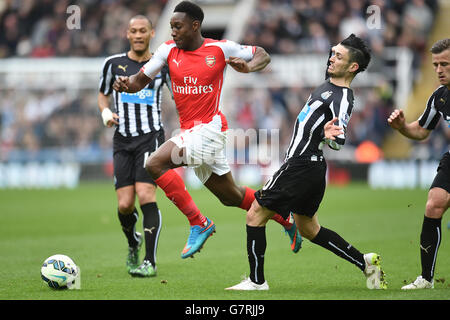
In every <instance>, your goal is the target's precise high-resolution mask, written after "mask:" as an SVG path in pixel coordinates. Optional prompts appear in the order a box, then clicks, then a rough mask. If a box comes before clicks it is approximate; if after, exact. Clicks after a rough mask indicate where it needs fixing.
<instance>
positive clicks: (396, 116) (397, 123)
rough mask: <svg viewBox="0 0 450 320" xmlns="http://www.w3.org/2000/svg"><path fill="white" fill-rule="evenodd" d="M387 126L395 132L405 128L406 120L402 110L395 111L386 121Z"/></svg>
mask: <svg viewBox="0 0 450 320" xmlns="http://www.w3.org/2000/svg"><path fill="white" fill-rule="evenodd" d="M387 122H388V124H389V125H390V126H391V127H392V128H393V129H396V130H400V129H402V128H403V127H404V126H405V123H406V120H405V115H404V113H403V110H400V109H395V110H394V111H392V113H391V115H390V116H389V118H388V119H387Z"/></svg>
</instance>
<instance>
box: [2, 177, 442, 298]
mask: <svg viewBox="0 0 450 320" xmlns="http://www.w3.org/2000/svg"><path fill="white" fill-rule="evenodd" d="M191 194H192V196H193V198H194V200H195V201H196V203H197V204H198V206H199V208H200V209H201V210H202V212H203V213H204V214H206V215H207V216H208V217H210V218H211V219H213V220H214V222H215V223H216V227H217V232H216V233H215V234H214V236H213V237H211V238H210V239H209V240H208V241H207V243H206V245H205V247H204V249H203V250H202V251H201V252H200V253H198V254H197V255H196V256H195V258H193V259H190V258H189V259H185V260H183V259H181V258H180V254H181V250H182V248H183V246H184V244H185V241H186V240H187V237H188V231H189V228H188V223H187V220H186V218H185V217H184V216H183V215H182V214H181V213H179V212H178V211H177V209H176V208H175V206H174V205H173V204H172V203H171V202H169V201H168V200H167V199H166V198H165V196H164V194H163V193H162V192H161V190H158V205H159V208H160V210H161V212H162V216H163V218H162V223H163V227H162V231H161V236H160V242H159V247H158V253H157V263H158V275H157V276H156V277H155V278H144V279H141V278H131V277H130V276H129V275H128V274H127V272H126V269H125V257H126V254H127V244H126V241H125V238H124V236H123V234H122V231H121V229H120V226H119V222H118V219H117V213H116V198H115V192H114V189H113V187H112V184H109V183H90V184H86V183H85V184H82V185H81V186H80V187H78V188H76V189H73V190H68V189H56V190H1V191H0V204H1V206H0V207H1V210H0V211H1V212H0V253H1V254H0V265H1V266H2V267H1V268H0V284H1V285H0V299H1V300H448V299H449V298H450V279H448V278H449V276H450V256H449V255H448V254H447V253H448V252H449V249H450V244H449V231H448V229H447V219H446V217H445V216H444V218H443V221H442V234H443V236H442V242H441V247H440V251H439V255H438V259H437V266H436V275H435V289H434V290H419V291H411V292H404V291H402V290H400V287H401V286H402V285H404V284H405V283H406V282H408V283H409V282H410V281H412V280H414V279H415V278H416V276H417V275H419V274H420V260H419V244H418V241H419V235H420V229H421V224H422V219H423V213H424V207H425V202H426V197H427V191H426V190H371V189H369V188H368V187H367V186H365V185H363V184H353V185H349V186H346V187H336V186H329V187H328V189H327V191H326V194H325V197H324V200H323V202H322V206H321V208H320V209H319V213H318V217H319V221H320V223H321V225H323V226H325V227H327V228H329V229H332V230H334V231H336V232H337V233H339V234H340V235H341V236H342V237H343V238H344V239H346V240H347V241H348V242H349V243H351V244H352V245H354V246H355V247H356V248H358V249H359V250H360V251H361V252H377V253H379V254H381V256H382V258H383V267H384V269H385V272H386V273H387V280H388V286H389V287H388V289H387V290H368V289H366V287H365V278H364V276H363V274H362V273H361V272H360V271H359V269H357V268H356V267H355V266H353V265H351V264H350V263H348V262H346V261H344V260H342V259H340V258H338V257H337V256H335V255H333V254H332V253H330V252H328V251H327V250H324V249H322V248H321V247H318V246H316V245H314V244H312V243H311V242H309V241H308V240H305V241H304V242H303V248H302V249H301V250H300V252H299V253H297V254H293V253H292V252H291V251H290V248H289V237H288V236H287V235H285V234H284V233H283V232H282V230H281V227H280V226H279V225H277V224H276V223H274V222H270V223H269V224H268V226H267V241H268V244H267V251H266V256H265V257H266V259H265V260H266V261H265V275H266V279H267V281H268V283H269V285H270V290H269V291H266V292H229V291H225V290H224V288H225V287H228V286H231V285H234V284H236V283H238V282H239V281H240V280H241V276H242V275H244V274H247V275H248V271H249V267H248V263H247V253H246V240H245V239H246V235H245V215H244V213H243V211H242V210H240V209H237V208H227V207H224V206H222V205H221V204H220V202H219V201H218V200H217V199H216V198H215V197H214V196H213V195H212V194H211V193H209V192H208V191H207V190H206V189H201V190H192V191H191ZM137 230H139V231H141V230H142V215H140V218H139V222H138V226H137ZM56 253H61V254H66V255H68V256H70V257H72V258H73V259H74V260H75V262H76V263H77V264H78V265H79V266H80V267H81V269H82V290H73V291H69V290H65V291H55V290H51V289H49V288H48V287H46V285H45V284H44V283H43V281H42V280H41V279H40V275H39V271H40V266H41V264H42V262H43V261H44V259H45V258H47V257H48V256H50V255H53V254H56ZM141 256H143V250H142V251H141ZM446 279H447V281H446Z"/></svg>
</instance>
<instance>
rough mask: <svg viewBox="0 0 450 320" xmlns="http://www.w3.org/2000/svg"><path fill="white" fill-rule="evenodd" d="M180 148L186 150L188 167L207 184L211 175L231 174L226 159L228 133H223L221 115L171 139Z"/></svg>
mask: <svg viewBox="0 0 450 320" xmlns="http://www.w3.org/2000/svg"><path fill="white" fill-rule="evenodd" d="M170 141H172V142H173V143H175V144H176V145H177V147H178V148H185V150H186V160H187V165H188V167H190V168H193V169H194V172H195V175H196V176H197V177H198V178H199V180H200V181H201V182H202V183H205V182H206V181H207V180H208V179H209V177H210V176H211V174H212V173H213V172H214V173H215V174H217V175H219V176H221V175H224V174H226V173H228V172H230V166H229V165H228V160H227V158H226V152H225V146H226V142H227V135H226V131H222V119H221V117H220V116H219V115H216V116H214V117H213V119H212V120H211V122H209V123H201V124H199V125H196V126H194V127H192V128H190V129H188V130H185V131H183V132H181V133H180V134H178V135H176V136H174V137H172V138H171V139H170Z"/></svg>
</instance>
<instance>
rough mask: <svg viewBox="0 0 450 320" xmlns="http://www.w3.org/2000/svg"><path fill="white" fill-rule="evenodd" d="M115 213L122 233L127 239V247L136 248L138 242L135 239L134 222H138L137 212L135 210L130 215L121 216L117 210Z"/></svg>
mask: <svg viewBox="0 0 450 320" xmlns="http://www.w3.org/2000/svg"><path fill="white" fill-rule="evenodd" d="M117 213H118V216H119V221H120V225H121V226H122V230H123V233H124V234H125V236H126V237H127V240H128V246H129V247H136V246H137V245H138V241H137V238H136V221H137V220H138V212H137V211H136V208H135V209H134V211H133V212H132V213H130V214H123V213H120V211H118V210H117Z"/></svg>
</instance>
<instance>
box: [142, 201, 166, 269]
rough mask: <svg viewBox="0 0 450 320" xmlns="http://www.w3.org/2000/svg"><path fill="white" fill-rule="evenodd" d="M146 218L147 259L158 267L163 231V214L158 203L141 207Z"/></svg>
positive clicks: (144, 221) (150, 203)
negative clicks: (157, 257)
mask: <svg viewBox="0 0 450 320" xmlns="http://www.w3.org/2000/svg"><path fill="white" fill-rule="evenodd" d="M141 210H142V214H143V216H144V219H143V224H144V234H145V258H144V260H148V261H150V262H151V264H152V265H153V266H156V250H157V248H158V240H159V233H160V231H161V212H160V211H159V209H158V205H157V204H156V202H149V203H146V204H144V205H142V206H141Z"/></svg>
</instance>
